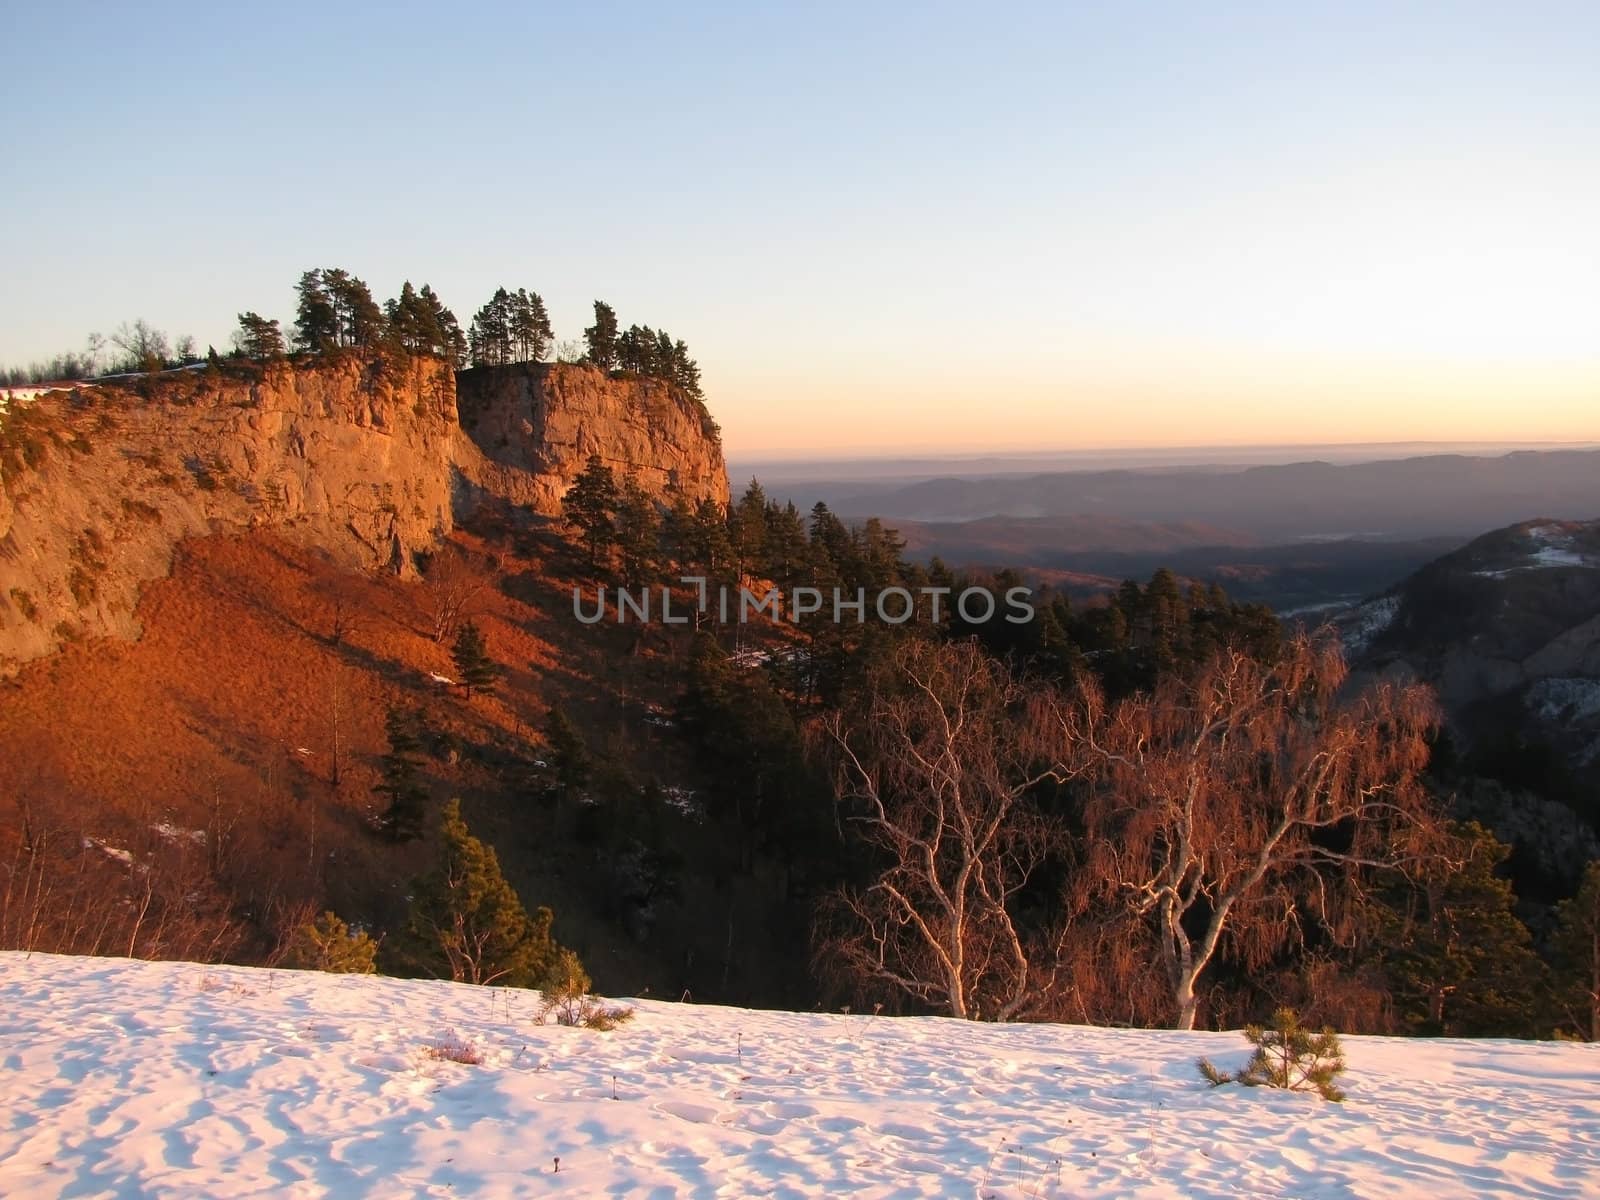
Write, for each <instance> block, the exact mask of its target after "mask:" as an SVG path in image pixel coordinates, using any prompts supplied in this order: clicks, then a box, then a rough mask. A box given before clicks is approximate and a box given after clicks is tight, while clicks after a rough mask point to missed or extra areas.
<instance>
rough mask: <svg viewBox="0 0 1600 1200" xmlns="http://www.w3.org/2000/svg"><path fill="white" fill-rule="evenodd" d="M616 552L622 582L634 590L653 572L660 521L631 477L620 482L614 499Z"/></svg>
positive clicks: (651, 505) (650, 503)
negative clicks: (615, 510)
mask: <svg viewBox="0 0 1600 1200" xmlns="http://www.w3.org/2000/svg"><path fill="white" fill-rule="evenodd" d="M616 531H617V532H616V538H617V552H618V554H619V556H620V557H621V560H622V581H623V583H624V584H626V585H627V586H628V587H638V586H640V585H642V584H645V583H647V582H648V581H649V578H650V576H651V574H652V573H653V572H654V571H655V568H656V560H657V557H658V554H659V551H660V544H661V518H660V517H659V516H658V515H657V513H656V506H655V502H654V501H653V500H651V499H650V497H649V495H648V494H646V492H645V490H644V489H643V488H642V487H640V486H639V481H638V479H637V478H635V477H634V476H633V475H632V474H630V475H628V476H627V478H625V479H624V480H623V481H622V488H621V491H620V493H619V496H618V499H617V519H616Z"/></svg>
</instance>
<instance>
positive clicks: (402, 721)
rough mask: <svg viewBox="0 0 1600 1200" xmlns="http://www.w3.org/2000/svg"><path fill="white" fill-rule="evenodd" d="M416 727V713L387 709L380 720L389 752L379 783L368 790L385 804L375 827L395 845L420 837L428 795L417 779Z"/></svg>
mask: <svg viewBox="0 0 1600 1200" xmlns="http://www.w3.org/2000/svg"><path fill="white" fill-rule="evenodd" d="M419 724H420V714H418V713H417V712H415V711H407V710H405V709H402V708H390V709H389V711H388V714H387V715H386V716H385V718H384V728H385V731H386V732H387V733H388V737H389V750H388V752H387V753H386V754H385V755H384V756H383V777H382V780H381V781H380V782H379V784H378V786H377V787H375V788H373V789H372V790H373V791H374V792H376V793H377V794H378V795H380V796H383V797H385V798H386V799H387V801H388V804H387V805H386V806H385V808H384V810H383V812H381V813H380V814H379V815H378V828H379V830H380V831H381V832H382V833H383V834H384V835H385V836H387V837H388V838H389V839H390V840H392V841H396V842H408V841H411V840H412V839H413V838H417V837H421V836H422V818H423V809H424V806H425V804H426V802H427V797H428V793H427V789H425V788H424V787H423V786H422V781H421V779H420V778H419V777H418V767H419V765H420V763H421V760H422V739H421V738H420V737H419V736H418V726H419Z"/></svg>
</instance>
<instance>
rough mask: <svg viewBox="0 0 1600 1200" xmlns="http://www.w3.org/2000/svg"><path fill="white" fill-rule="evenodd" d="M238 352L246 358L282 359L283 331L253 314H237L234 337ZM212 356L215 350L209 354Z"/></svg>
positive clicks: (273, 322) (275, 323)
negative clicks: (237, 321) (237, 325)
mask: <svg viewBox="0 0 1600 1200" xmlns="http://www.w3.org/2000/svg"><path fill="white" fill-rule="evenodd" d="M235 339H236V341H237V343H238V346H239V349H240V351H241V352H242V353H243V354H244V356H245V357H246V358H256V359H264V358H282V357H283V331H282V330H280V329H279V328H278V323H277V322H276V321H269V320H267V319H266V318H265V317H263V316H260V315H259V314H257V313H253V312H243V313H240V314H239V332H238V333H237V334H236V335H235ZM211 353H212V354H213V355H214V354H215V353H216V351H215V350H213V351H212V352H211Z"/></svg>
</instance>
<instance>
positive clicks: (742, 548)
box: [728, 479, 768, 578]
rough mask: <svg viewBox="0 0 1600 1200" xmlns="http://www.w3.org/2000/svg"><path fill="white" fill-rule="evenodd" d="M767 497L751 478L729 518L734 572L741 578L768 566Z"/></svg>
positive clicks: (761, 570) (759, 573)
mask: <svg viewBox="0 0 1600 1200" xmlns="http://www.w3.org/2000/svg"><path fill="white" fill-rule="evenodd" d="M767 504H768V501H767V494H766V492H765V491H763V490H762V487H761V484H760V483H759V482H758V481H757V480H755V479H752V480H751V481H750V486H749V487H747V488H745V490H744V495H743V496H740V497H739V503H738V504H737V505H736V506H735V507H734V510H733V512H732V513H731V514H730V515H729V518H728V525H729V533H730V537H731V540H732V544H733V559H734V569H735V572H736V573H737V574H738V575H739V577H740V578H746V577H750V576H756V575H761V574H763V573H764V572H765V570H766V566H767Z"/></svg>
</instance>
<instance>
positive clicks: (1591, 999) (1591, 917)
mask: <svg viewBox="0 0 1600 1200" xmlns="http://www.w3.org/2000/svg"><path fill="white" fill-rule="evenodd" d="M1557 919H1558V925H1557V931H1556V939H1555V951H1556V969H1557V971H1558V973H1559V975H1558V980H1559V984H1558V986H1559V997H1560V1001H1561V1005H1562V1008H1563V1009H1564V1010H1565V1012H1566V1014H1567V1018H1568V1020H1570V1021H1571V1022H1572V1024H1573V1026H1574V1028H1576V1029H1577V1031H1578V1034H1579V1036H1580V1037H1584V1038H1587V1039H1588V1040H1589V1041H1591V1042H1600V860H1596V861H1595V862H1592V863H1590V864H1589V866H1588V869H1587V870H1585V871H1584V873H1583V881H1582V883H1580V884H1579V885H1578V893H1577V895H1575V896H1573V897H1572V898H1571V899H1570V900H1563V901H1562V902H1561V905H1560V907H1559V908H1558V909H1557Z"/></svg>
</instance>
